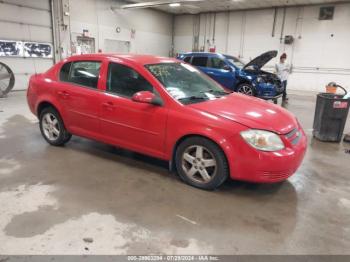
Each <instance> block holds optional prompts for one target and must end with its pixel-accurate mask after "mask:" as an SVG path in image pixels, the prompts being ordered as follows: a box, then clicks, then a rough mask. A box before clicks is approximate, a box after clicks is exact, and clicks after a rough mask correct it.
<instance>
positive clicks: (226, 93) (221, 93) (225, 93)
mask: <svg viewBox="0 0 350 262" xmlns="http://www.w3.org/2000/svg"><path fill="white" fill-rule="evenodd" d="M200 93H202V94H203V93H212V94H219V95H229V94H231V93H232V92H226V91H221V90H214V89H209V90H206V91H201V92H200Z"/></svg>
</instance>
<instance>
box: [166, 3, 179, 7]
mask: <svg viewBox="0 0 350 262" xmlns="http://www.w3.org/2000/svg"><path fill="white" fill-rule="evenodd" d="M180 5H181V4H180V3H171V4H169V6H170V7H179V6H180Z"/></svg>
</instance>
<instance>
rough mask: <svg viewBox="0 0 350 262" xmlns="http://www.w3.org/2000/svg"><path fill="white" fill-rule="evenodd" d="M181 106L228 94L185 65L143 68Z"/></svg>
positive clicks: (196, 70)
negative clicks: (181, 104)
mask: <svg viewBox="0 0 350 262" xmlns="http://www.w3.org/2000/svg"><path fill="white" fill-rule="evenodd" d="M145 67H146V68H147V69H148V70H149V71H150V72H151V73H152V75H154V76H155V77H156V78H157V79H158V80H159V81H160V82H161V83H162V84H163V86H164V87H165V88H166V90H167V91H168V92H169V94H170V95H171V96H172V97H173V98H175V99H176V100H178V101H180V102H181V103H183V104H193V103H199V102H203V101H206V100H213V99H217V98H220V97H222V96H225V95H228V94H230V93H229V92H227V91H225V89H223V88H222V87H221V86H220V85H219V84H217V83H216V82H214V81H213V80H211V79H210V78H209V77H207V76H205V75H204V74H203V73H201V72H200V71H199V70H198V69H196V68H194V67H193V66H191V65H188V64H185V63H162V64H152V65H146V66H145Z"/></svg>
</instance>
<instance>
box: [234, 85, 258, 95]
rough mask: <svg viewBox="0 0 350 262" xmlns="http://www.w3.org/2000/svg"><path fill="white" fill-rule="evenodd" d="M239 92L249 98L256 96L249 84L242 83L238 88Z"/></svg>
mask: <svg viewBox="0 0 350 262" xmlns="http://www.w3.org/2000/svg"><path fill="white" fill-rule="evenodd" d="M237 92H238V93H241V94H245V95H247V96H255V90H254V87H253V86H252V85H251V84H248V83H242V84H240V85H239V86H238V87H237Z"/></svg>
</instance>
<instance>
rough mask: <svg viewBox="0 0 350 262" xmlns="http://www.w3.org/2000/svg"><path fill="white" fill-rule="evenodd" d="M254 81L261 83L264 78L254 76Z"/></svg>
mask: <svg viewBox="0 0 350 262" xmlns="http://www.w3.org/2000/svg"><path fill="white" fill-rule="evenodd" d="M256 82H258V83H263V82H264V78H262V77H261V76H258V77H257V78H256Z"/></svg>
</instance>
